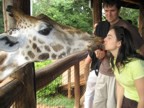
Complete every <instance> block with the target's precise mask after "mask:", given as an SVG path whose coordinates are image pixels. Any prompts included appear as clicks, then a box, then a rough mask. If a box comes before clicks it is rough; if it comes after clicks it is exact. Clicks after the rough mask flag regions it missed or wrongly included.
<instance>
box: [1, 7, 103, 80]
mask: <svg viewBox="0 0 144 108" xmlns="http://www.w3.org/2000/svg"><path fill="white" fill-rule="evenodd" d="M7 11H8V12H10V16H12V17H14V19H15V20H16V27H15V29H11V30H10V31H9V32H6V33H3V34H0V50H1V52H0V81H2V80H3V79H5V78H6V77H8V76H9V75H11V74H12V73H13V72H15V70H17V69H19V68H21V67H22V66H24V65H26V64H27V63H29V62H35V61H42V60H46V59H57V58H62V57H65V56H67V55H69V54H71V53H74V52H78V51H82V50H88V49H89V48H91V49H93V48H95V46H97V44H99V42H101V40H100V39H99V38H96V37H94V36H91V35H89V34H88V33H86V32H82V31H80V30H77V29H75V28H72V27H67V26H63V25H60V24H58V23H56V22H55V21H53V20H52V19H50V18H49V17H47V16H45V15H41V16H39V17H33V16H28V15H25V14H24V13H22V12H20V11H17V10H16V9H14V8H13V7H12V6H8V8H7Z"/></svg>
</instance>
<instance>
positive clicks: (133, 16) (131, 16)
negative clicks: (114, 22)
mask: <svg viewBox="0 0 144 108" xmlns="http://www.w3.org/2000/svg"><path fill="white" fill-rule="evenodd" d="M120 16H121V17H122V18H123V19H124V20H131V21H132V24H133V25H135V26H138V16H139V10H138V9H131V8H123V7H122V9H121V11H120Z"/></svg>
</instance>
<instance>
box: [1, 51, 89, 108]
mask: <svg viewBox="0 0 144 108" xmlns="http://www.w3.org/2000/svg"><path fill="white" fill-rule="evenodd" d="M86 55H87V52H85V51H82V52H78V53H75V54H72V55H70V56H67V57H65V58H63V59H61V60H58V61H56V62H54V63H53V64H51V65H48V66H47V67H45V68H43V69H40V70H38V71H36V72H35V73H36V76H35V83H36V90H39V89H41V88H43V87H45V86H46V85H48V84H50V83H51V82H52V81H53V80H55V79H56V78H57V77H58V76H60V75H61V74H62V73H63V72H65V71H66V70H67V69H69V68H70V67H71V66H74V76H75V106H74V107H75V108H80V79H79V78H80V74H79V62H80V61H81V60H83V59H84V58H85V57H86ZM24 88H25V84H23V81H20V80H17V79H14V80H12V81H11V82H9V83H8V84H6V85H4V86H2V87H1V88H0V108H9V107H10V106H11V105H12V104H13V103H15V105H16V104H19V103H22V102H18V103H17V102H16V99H18V98H23V97H21V95H22V94H23V93H22V92H23V89H24ZM27 92H28V91H27ZM35 92H36V91H35ZM25 94H29V93H25ZM33 101H35V100H31V102H30V103H33ZM16 108H17V107H16ZM23 108H26V107H23ZM27 108H31V107H27Z"/></svg>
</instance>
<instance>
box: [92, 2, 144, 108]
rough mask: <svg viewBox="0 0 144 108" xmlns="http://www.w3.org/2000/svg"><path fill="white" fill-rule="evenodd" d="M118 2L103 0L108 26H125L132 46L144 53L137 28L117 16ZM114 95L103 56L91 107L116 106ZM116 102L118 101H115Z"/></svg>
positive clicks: (109, 107)
mask: <svg viewBox="0 0 144 108" xmlns="http://www.w3.org/2000/svg"><path fill="white" fill-rule="evenodd" d="M120 4H121V3H120V0H103V9H104V11H105V17H106V20H107V21H108V22H109V23H110V27H112V26H123V27H125V28H127V29H128V30H129V31H130V32H131V34H132V37H133V40H134V47H135V48H136V49H138V50H139V51H140V53H141V54H143V55H144V40H143V39H142V37H141V36H140V34H139V33H138V31H137V29H135V27H134V26H133V25H131V24H130V23H128V22H127V21H124V20H122V19H120V18H119V12H120V8H121V5H120ZM101 30H102V29H101ZM115 97H116V96H115V78H114V75H113V71H112V69H111V67H110V65H109V57H104V60H103V61H102V62H101V65H100V68H99V75H98V77H97V82H96V86H95V96H94V107H93V108H116V99H115ZM118 104H119V102H117V105H118Z"/></svg>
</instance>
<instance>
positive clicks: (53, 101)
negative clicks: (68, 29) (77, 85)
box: [38, 94, 74, 108]
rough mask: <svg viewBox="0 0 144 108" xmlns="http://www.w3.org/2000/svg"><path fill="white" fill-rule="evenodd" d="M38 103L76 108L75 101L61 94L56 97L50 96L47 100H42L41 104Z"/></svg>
mask: <svg viewBox="0 0 144 108" xmlns="http://www.w3.org/2000/svg"><path fill="white" fill-rule="evenodd" d="M38 103H40V104H45V105H48V106H64V107H65V108H73V107H74V99H68V98H67V97H65V96H63V95H61V94H57V95H55V96H49V97H47V98H45V99H42V100H40V102H38Z"/></svg>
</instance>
